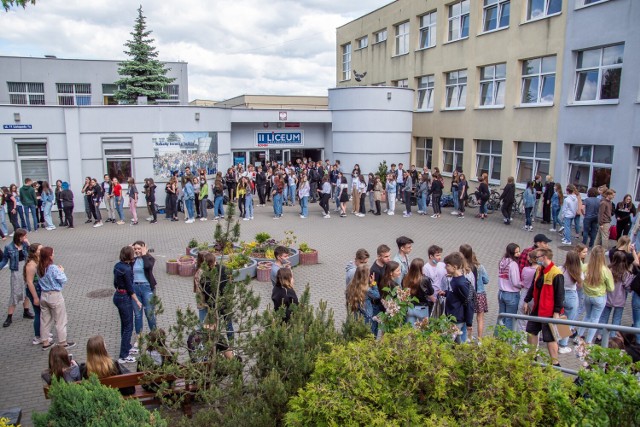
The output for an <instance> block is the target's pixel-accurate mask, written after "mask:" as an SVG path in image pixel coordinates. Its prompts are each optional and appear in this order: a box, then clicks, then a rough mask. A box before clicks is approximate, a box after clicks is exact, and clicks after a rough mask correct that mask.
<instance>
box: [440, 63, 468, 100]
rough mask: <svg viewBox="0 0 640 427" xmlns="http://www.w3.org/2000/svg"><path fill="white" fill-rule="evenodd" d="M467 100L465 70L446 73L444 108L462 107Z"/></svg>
mask: <svg viewBox="0 0 640 427" xmlns="http://www.w3.org/2000/svg"><path fill="white" fill-rule="evenodd" d="M466 102H467V70H458V71H451V72H449V73H447V79H446V100H445V108H448V109H464V107H465V104H466Z"/></svg>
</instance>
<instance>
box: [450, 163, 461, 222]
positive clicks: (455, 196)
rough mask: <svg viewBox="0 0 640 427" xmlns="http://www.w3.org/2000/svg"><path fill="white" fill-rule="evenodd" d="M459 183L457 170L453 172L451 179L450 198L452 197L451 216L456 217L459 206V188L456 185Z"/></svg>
mask: <svg viewBox="0 0 640 427" xmlns="http://www.w3.org/2000/svg"><path fill="white" fill-rule="evenodd" d="M459 182H460V172H458V170H457V169H455V170H454V171H453V175H452V177H451V196H452V197H453V211H451V215H458V213H459V212H458V206H459V205H460V194H459V193H458V189H459V188H460V187H459V185H458V183H459Z"/></svg>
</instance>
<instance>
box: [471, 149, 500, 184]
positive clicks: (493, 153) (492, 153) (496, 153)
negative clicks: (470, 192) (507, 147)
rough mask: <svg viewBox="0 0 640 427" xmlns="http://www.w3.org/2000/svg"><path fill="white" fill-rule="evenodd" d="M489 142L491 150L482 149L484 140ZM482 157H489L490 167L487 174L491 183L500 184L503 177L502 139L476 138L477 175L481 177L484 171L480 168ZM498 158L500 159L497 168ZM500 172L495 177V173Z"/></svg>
mask: <svg viewBox="0 0 640 427" xmlns="http://www.w3.org/2000/svg"><path fill="white" fill-rule="evenodd" d="M487 141H488V142H489V151H488V152H486V151H480V150H481V148H480V145H481V144H482V143H483V142H487ZM480 157H488V158H489V168H488V169H487V175H488V177H489V182H490V183H491V184H500V178H501V177H502V174H501V169H502V141H500V140H495V139H476V176H477V177H478V178H479V177H480V175H481V173H482V171H481V170H480ZM496 159H499V162H498V165H497V170H495V169H496V164H495V163H496ZM494 172H497V173H498V178H493V173H494Z"/></svg>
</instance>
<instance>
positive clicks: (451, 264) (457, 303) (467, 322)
mask: <svg viewBox="0 0 640 427" xmlns="http://www.w3.org/2000/svg"><path fill="white" fill-rule="evenodd" d="M464 264H465V261H464V257H463V256H462V254H461V253H460V252H453V253H451V254H449V255H447V256H446V257H445V258H444V265H445V268H446V270H447V275H448V276H450V277H451V282H450V283H449V290H447V291H446V292H444V291H440V292H441V293H442V294H445V295H446V298H447V300H446V303H445V313H446V314H447V315H449V316H453V317H455V319H456V320H455V322H456V326H457V327H458V329H459V330H460V331H461V332H462V334H461V335H458V336H456V343H458V344H460V343H464V342H467V337H468V336H471V335H472V332H473V304H472V303H471V304H470V303H469V292H470V290H469V281H468V280H467V279H466V278H465V277H464V273H463V268H464Z"/></svg>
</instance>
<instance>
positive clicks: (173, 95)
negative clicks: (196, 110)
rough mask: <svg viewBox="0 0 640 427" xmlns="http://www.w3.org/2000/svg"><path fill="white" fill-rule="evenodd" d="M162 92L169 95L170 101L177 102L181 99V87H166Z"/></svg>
mask: <svg viewBox="0 0 640 427" xmlns="http://www.w3.org/2000/svg"><path fill="white" fill-rule="evenodd" d="M162 91H163V92H164V93H166V94H167V95H169V98H168V99H170V100H173V101H177V100H179V99H180V85H166V86H165V87H163V88H162Z"/></svg>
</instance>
